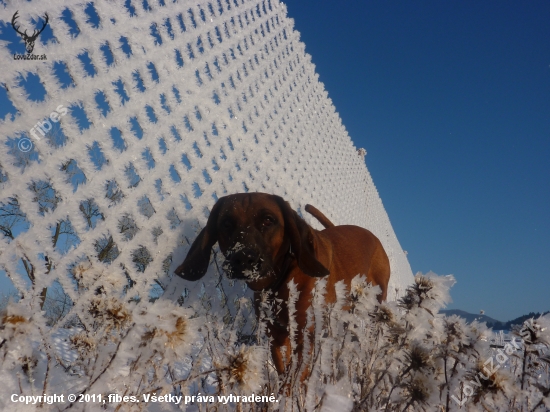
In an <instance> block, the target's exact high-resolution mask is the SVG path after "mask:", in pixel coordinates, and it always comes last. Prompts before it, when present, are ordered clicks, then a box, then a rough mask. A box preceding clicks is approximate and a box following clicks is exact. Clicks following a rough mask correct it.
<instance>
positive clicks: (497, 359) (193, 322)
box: [0, 267, 550, 412]
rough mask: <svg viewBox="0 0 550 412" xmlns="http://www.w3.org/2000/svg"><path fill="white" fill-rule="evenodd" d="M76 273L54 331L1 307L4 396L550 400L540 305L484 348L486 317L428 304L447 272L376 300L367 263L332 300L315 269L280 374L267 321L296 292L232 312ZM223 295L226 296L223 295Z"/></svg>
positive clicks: (283, 401)
mask: <svg viewBox="0 0 550 412" xmlns="http://www.w3.org/2000/svg"><path fill="white" fill-rule="evenodd" d="M87 271H90V276H88V275H87V274H86V272H87ZM76 277H77V281H78V282H79V288H80V291H81V292H82V297H81V301H78V302H76V305H79V306H78V308H80V309H79V310H78V311H77V313H78V322H77V323H76V324H77V325H78V326H77V327H72V328H70V329H65V330H63V329H58V330H57V332H54V331H55V328H52V327H51V326H48V324H46V323H45V322H44V320H43V319H44V318H43V317H42V316H41V314H40V313H39V312H32V311H31V310H30V309H28V307H27V306H25V305H24V301H20V302H19V303H17V304H15V303H13V302H10V303H9V304H8V305H7V307H6V308H5V309H4V311H3V312H2V313H1V314H0V369H1V370H2V373H3V376H4V375H5V376H7V377H8V379H6V385H4V386H3V387H1V389H0V399H8V398H9V396H8V395H6V394H10V393H19V394H22V395H32V394H35V395H36V394H51V393H59V392H61V391H63V392H67V391H70V392H71V393H74V394H77V395H80V394H82V395H85V394H96V395H97V394H101V395H102V396H103V399H105V400H108V399H109V397H108V396H109V394H118V395H121V396H129V397H134V398H135V399H137V400H140V403H132V402H126V403H124V402H122V403H117V402H115V403H113V404H108V405H107V406H108V409H109V408H111V409H113V410H114V409H117V410H149V409H150V408H151V407H152V406H151V405H152V404H151V403H150V402H148V400H150V399H151V397H152V396H161V395H171V396H175V397H178V396H181V398H173V399H180V402H181V404H180V405H179V406H178V405H176V404H173V403H171V404H166V405H164V406H165V407H166V408H168V409H167V410H177V409H178V408H179V407H181V408H182V409H185V408H188V407H189V408H195V409H197V408H198V410H204V411H209V410H212V411H214V410H215V411H234V410H242V411H247V410H250V411H271V410H280V411H282V410H285V411H294V410H296V411H297V410H301V411H316V410H319V411H331V410H338V412H344V411H369V410H372V411H374V410H376V411H380V410H382V411H399V412H402V411H417V410H423V411H435V410H438V411H455V410H456V411H459V410H466V411H493V410H494V411H537V410H538V411H543V410H545V409H544V408H549V407H550V382H549V380H550V374H549V366H550V356H549V354H548V346H549V344H550V333H549V326H550V316H549V315H546V316H544V317H540V318H539V319H535V320H533V319H532V320H529V321H527V322H526V323H525V324H524V325H522V326H520V327H518V329H517V330H516V332H515V333H516V335H517V336H518V337H520V338H521V339H522V341H523V343H520V341H519V340H518V341H517V342H516V341H515V340H514V341H513V342H512V343H511V344H507V346H506V347H505V348H491V345H490V336H491V331H489V330H488V329H487V328H486V327H485V325H484V324H480V323H478V322H473V323H471V324H466V323H465V322H464V320H463V319H461V318H459V317H457V316H449V317H445V316H443V315H441V314H439V313H438V312H439V309H440V308H441V307H442V306H443V305H445V304H446V303H448V302H449V300H450V297H449V287H450V286H451V285H452V283H453V282H454V279H453V278H452V277H450V276H441V277H439V276H436V275H434V274H431V273H429V274H427V275H421V274H418V275H417V276H416V277H415V283H414V284H413V285H411V286H410V287H409V288H408V289H407V290H406V292H405V294H404V295H403V296H402V297H401V298H400V299H399V300H398V301H396V302H384V303H381V304H380V303H378V301H377V299H376V296H377V294H378V293H379V288H378V287H377V286H374V287H373V286H372V285H370V284H368V283H367V282H366V279H365V277H364V276H357V277H356V278H355V279H353V281H352V282H351V288H350V290H347V287H346V286H345V285H344V284H343V283H338V284H337V285H336V296H337V298H336V302H334V303H331V304H328V303H327V302H326V301H325V298H324V296H325V293H326V289H325V288H326V281H325V280H323V279H320V280H319V281H318V282H317V285H316V288H315V290H314V291H313V295H312V304H311V307H310V308H309V309H308V313H307V315H308V317H307V325H306V329H307V330H306V331H305V332H304V336H305V342H304V345H303V353H302V356H296V354H293V356H292V362H291V364H289V365H288V368H287V372H286V373H285V374H283V375H282V376H278V375H277V373H276V371H275V369H274V367H272V365H271V361H270V355H269V354H270V348H269V346H270V338H269V337H268V336H267V335H266V325H267V323H268V322H271V321H272V320H273V313H274V311H276V310H279V308H280V306H281V305H282V304H289V303H290V304H291V303H292V302H282V301H280V299H277V297H276V296H272V295H271V294H270V293H268V292H266V293H264V294H262V296H261V301H260V303H259V305H258V310H257V312H256V313H253V312H251V311H250V302H248V301H247V300H246V299H245V298H239V300H236V301H235V302H233V303H234V307H235V308H236V309H234V310H233V311H229V310H221V311H220V312H219V313H217V312H216V311H215V310H213V308H215V307H216V305H215V304H214V302H213V301H211V300H208V298H207V295H208V296H210V298H209V299H214V297H213V294H209V293H208V294H207V293H203V294H202V295H201V296H200V297H198V298H197V299H195V302H193V299H191V298H189V299H187V300H186V301H185V305H184V306H185V307H184V306H181V305H180V304H181V302H182V301H181V300H179V304H178V303H172V302H170V301H167V300H163V299H158V300H156V301H155V302H154V303H152V302H148V301H147V302H146V301H139V300H136V299H130V298H129V297H128V295H127V294H124V293H121V290H122V289H123V287H121V285H123V284H124V282H123V280H122V279H120V278H118V277H117V276H114V275H109V274H104V273H100V272H96V271H94V270H93V269H92V268H91V267H79V269H78V271H77V276H76ZM218 281H219V279H218V280H216V282H218ZM216 284H217V285H218V286H217V287H219V286H220V283H216ZM294 289H295V288H294ZM294 289H293V290H294ZM293 293H294V294H296V293H297V290H294V292H293ZM220 296H222V300H224V302H225V303H226V304H227V302H228V298H227V296H223V294H222V295H220ZM223 306H224V305H223V304H222V305H221V306H220V305H218V306H217V307H223ZM290 306H292V305H290ZM290 313H291V316H290V321H289V331H290V334H291V335H294V336H295V335H296V327H297V326H296V322H295V321H294V319H293V316H294V315H293V311H292V310H290ZM247 320H249V321H251V322H249V324H251V325H254V326H253V327H252V328H251V329H249V330H248V331H246V330H245V329H246V328H245V326H243V325H245V324H246V323H247ZM252 321H253V322H252ZM60 334H61V335H62V337H60ZM60 340H62V341H63V342H64V345H65V349H64V351H60V350H52V346H54V345H53V344H52V343H53V342H57V347H58V348H59V341H60ZM294 348H296V345H294ZM69 377H70V378H69ZM60 382H62V383H60ZM252 394H254V395H255V396H262V395H263V396H266V397H268V396H273V397H272V398H271V399H275V398H276V399H277V400H278V402H265V401H264V402H248V401H247V402H242V401H238V402H236V398H231V396H232V395H233V396H241V397H242V396H247V397H249V396H250V395H252ZM112 399H113V401H114V400H115V398H112ZM231 399H233V400H231ZM240 399H242V398H240ZM264 399H266V398H264ZM2 402H3V401H1V400H0V406H1V407H2V408H6V407H7V404H5V402H4V404H2ZM335 405H339V406H335ZM42 406H43V409H45V410H48V409H47V408H49V407H50V406H49V405H47V404H44V403H43V405H42ZM83 406H84V405H83V404H79V403H72V404H70V403H66V404H65V405H64V406H63V407H64V408H66V409H68V410H82V408H83ZM52 408H53V406H52Z"/></svg>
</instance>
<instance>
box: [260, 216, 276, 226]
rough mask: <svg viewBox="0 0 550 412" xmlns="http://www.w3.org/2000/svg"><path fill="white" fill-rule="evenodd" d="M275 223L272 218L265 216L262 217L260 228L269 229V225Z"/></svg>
mask: <svg viewBox="0 0 550 412" xmlns="http://www.w3.org/2000/svg"><path fill="white" fill-rule="evenodd" d="M274 223H275V219H274V218H272V217H271V216H266V217H264V220H263V221H262V226H263V227H269V226H271V225H273V224H274Z"/></svg>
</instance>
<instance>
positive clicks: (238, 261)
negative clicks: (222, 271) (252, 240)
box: [230, 248, 260, 270]
mask: <svg viewBox="0 0 550 412" xmlns="http://www.w3.org/2000/svg"><path fill="white" fill-rule="evenodd" d="M259 261H260V252H259V251H258V250H257V249H255V248H243V249H241V250H239V251H236V252H234V253H233V254H232V255H231V258H230V262H231V266H232V267H233V268H235V269H241V270H242V269H255V266H256V265H257V264H258V262H259Z"/></svg>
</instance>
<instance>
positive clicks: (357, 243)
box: [176, 193, 390, 374]
mask: <svg viewBox="0 0 550 412" xmlns="http://www.w3.org/2000/svg"><path fill="white" fill-rule="evenodd" d="M306 210H307V211H308V212H309V213H311V214H312V215H313V216H314V217H316V218H317V219H318V220H319V222H321V224H322V225H323V226H324V227H325V229H324V230H322V231H318V230H315V229H313V228H312V227H311V226H309V225H308V224H307V223H306V222H305V221H304V220H303V219H302V218H300V216H298V214H297V213H296V212H295V211H294V210H292V209H291V207H290V205H289V204H288V203H287V202H285V201H284V200H283V199H282V198H281V197H279V196H275V195H269V194H266V193H240V194H235V195H230V196H226V197H222V198H220V199H219V200H218V202H217V203H216V204H215V205H214V207H213V208H212V211H211V213H210V216H209V218H208V222H207V224H206V227H205V228H204V229H203V230H202V231H201V233H200V234H199V236H198V237H197V238H196V239H195V241H194V242H193V244H192V245H191V248H190V250H189V253H188V254H187V257H186V258H185V261H184V262H183V263H182V264H181V265H180V266H179V267H178V268H177V269H176V274H177V275H179V276H181V277H182V278H184V279H187V280H192V281H194V280H198V279H200V278H201V277H202V276H204V274H205V273H206V270H207V269H208V264H209V263H210V252H211V249H212V246H214V244H215V243H216V242H218V244H219V246H220V250H221V251H222V253H223V254H224V256H225V258H226V260H225V262H224V265H223V268H224V270H225V272H226V274H227V276H228V277H229V278H234V279H243V280H245V281H246V283H247V284H248V286H249V287H250V289H252V290H253V291H254V295H255V301H256V302H259V294H260V293H261V291H263V290H271V291H272V292H273V293H276V294H277V297H278V298H279V299H282V302H283V303H282V306H283V307H282V310H281V311H280V312H278V313H277V314H276V315H275V317H276V319H275V322H274V323H273V324H272V325H271V324H270V325H269V330H268V332H269V334H270V336H271V337H272V338H273V345H272V356H273V361H274V363H275V367H276V369H277V371H278V373H279V374H282V373H283V372H284V371H285V365H288V364H289V362H290V356H291V346H290V339H289V332H288V328H287V326H288V310H287V307H286V302H287V301H288V297H289V287H288V283H289V282H290V281H292V280H293V281H294V283H296V285H297V289H298V291H299V292H300V295H299V297H298V300H297V302H296V314H295V316H296V322H297V324H298V333H297V336H296V344H297V345H296V351H297V356H298V359H301V358H302V354H301V352H302V346H303V341H304V339H303V333H302V332H301V331H303V329H304V327H305V325H306V310H307V308H308V307H309V306H310V302H311V297H312V296H311V291H312V290H313V288H314V286H315V278H316V277H321V276H328V278H327V286H326V295H325V300H326V301H327V302H330V303H332V302H335V301H336V292H335V289H334V284H335V283H336V282H338V281H340V280H343V281H344V282H345V284H346V285H347V286H348V288H349V287H350V283H351V280H352V279H353V278H354V277H355V276H356V275H358V274H362V275H366V276H367V281H369V282H372V283H373V284H374V285H379V286H380V288H381V289H382V293H381V294H380V295H379V296H378V299H379V301H382V300H385V299H386V294H387V290H388V281H389V278H390V263H389V260H388V256H387V255H386V252H385V251H384V249H383V247H382V244H381V243H380V240H378V238H377V237H376V236H374V235H373V234H372V233H371V232H369V231H368V230H366V229H363V228H360V227H358V226H349V225H346V226H334V225H333V224H332V222H331V221H330V220H329V219H327V218H326V217H325V216H324V215H323V214H322V213H321V212H320V211H318V210H317V209H316V208H314V207H313V206H311V205H307V206H306ZM257 313H258V310H257ZM283 347H285V348H286V349H285V350H283V349H282V348H283Z"/></svg>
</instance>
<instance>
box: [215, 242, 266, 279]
mask: <svg viewBox="0 0 550 412" xmlns="http://www.w3.org/2000/svg"><path fill="white" fill-rule="evenodd" d="M262 263H263V259H262V258H261V253H260V251H259V250H258V249H257V248H254V247H246V246H243V245H240V244H238V243H237V244H236V245H235V246H234V247H233V248H231V250H230V251H229V253H227V254H226V259H225V262H224V263H223V266H222V267H223V270H224V271H225V273H226V275H227V277H228V278H229V279H244V280H255V279H258V278H259V277H260V276H261V272H262Z"/></svg>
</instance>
